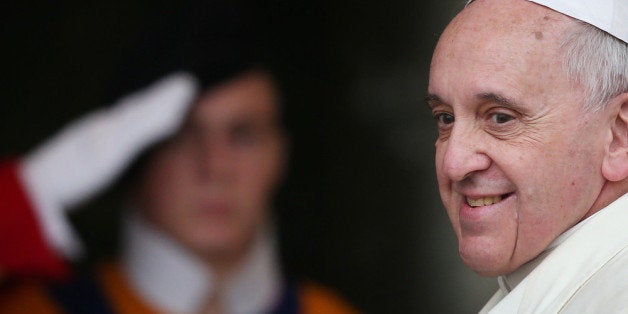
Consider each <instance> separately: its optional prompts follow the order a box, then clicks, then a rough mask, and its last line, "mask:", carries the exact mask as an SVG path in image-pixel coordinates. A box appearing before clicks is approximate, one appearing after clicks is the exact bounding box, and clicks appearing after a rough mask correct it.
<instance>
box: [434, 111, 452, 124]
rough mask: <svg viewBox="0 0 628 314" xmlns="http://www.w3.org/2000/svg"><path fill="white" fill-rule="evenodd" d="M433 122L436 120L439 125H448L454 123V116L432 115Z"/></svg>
mask: <svg viewBox="0 0 628 314" xmlns="http://www.w3.org/2000/svg"><path fill="white" fill-rule="evenodd" d="M434 120H436V122H438V124H439V125H448V124H452V123H454V116H452V115H450V114H448V113H437V114H436V115H434Z"/></svg>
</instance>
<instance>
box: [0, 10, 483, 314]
mask: <svg viewBox="0 0 628 314" xmlns="http://www.w3.org/2000/svg"><path fill="white" fill-rule="evenodd" d="M462 2H464V1H458V0H449V1H438V0H430V1H416V0H398V1H377V0H368V1H314V0H306V1H281V0H270V1H263V2H260V3H257V4H256V6H255V12H256V13H257V14H258V16H257V17H258V18H259V20H258V22H261V23H262V24H261V25H263V27H264V30H265V34H266V35H265V36H266V37H264V39H265V41H266V42H267V43H269V45H270V46H272V47H273V49H275V50H276V59H277V60H280V61H281V62H280V63H281V74H280V75H281V78H282V79H283V80H284V86H283V87H284V92H285V106H286V115H287V116H286V118H287V121H288V127H289V131H290V133H291V134H292V160H291V165H290V172H289V175H288V178H287V181H286V184H285V186H284V188H283V189H282V190H281V192H280V194H279V197H278V203H277V217H278V225H279V230H280V239H281V244H282V255H283V260H284V265H285V268H286V269H288V270H289V271H290V273H292V274H294V275H295V276H299V277H306V278H311V279H314V280H317V281H319V282H322V283H324V284H327V285H328V286H331V287H333V288H335V289H336V290H338V291H339V292H341V293H342V294H343V295H344V296H345V297H346V298H347V299H348V300H350V301H351V302H352V303H354V304H355V305H356V306H357V307H358V308H360V309H362V310H364V311H366V312H367V313H421V312H433V313H474V312H477V311H478V310H479V308H480V307H481V305H482V304H483V303H484V302H485V301H486V300H487V299H488V297H489V296H490V294H491V293H492V289H493V288H494V286H495V285H494V283H493V281H492V280H490V279H481V278H479V277H477V276H476V275H474V274H473V273H471V272H470V271H468V270H466V269H465V268H464V267H463V266H462V264H461V263H460V261H459V260H458V258H457V246H456V242H455V238H454V235H453V231H452V229H451V227H450V226H449V223H448V221H447V217H446V215H445V213H444V210H443V209H442V206H441V204H440V201H439V198H438V191H437V187H436V179H435V176H434V166H433V153H434V148H433V147H434V146H433V142H434V140H435V138H436V132H435V127H434V123H433V122H432V119H431V117H430V113H429V110H428V109H427V107H426V105H425V104H424V102H423V96H424V93H425V90H426V88H427V76H428V71H429V60H430V57H431V52H432V50H433V48H434V45H435V43H436V40H437V37H438V34H439V33H440V32H441V31H442V29H443V28H444V26H445V25H446V22H447V21H448V20H449V19H450V18H451V17H452V16H453V15H454V14H455V12H456V11H457V10H459V9H460V8H461V7H462ZM175 3H180V2H167V1H121V0H114V1H104V0H93V1H82V2H80V3H69V2H61V3H56V2H52V1H41V2H36V3H32V2H11V3H10V4H7V3H5V4H2V5H0V11H1V13H0V14H1V18H0V25H1V26H0V34H1V38H0V40H1V41H2V47H3V49H2V50H3V54H2V58H1V62H2V63H1V68H2V74H1V75H0V77H1V80H2V81H1V82H2V85H1V86H2V88H0V143H2V144H1V145H0V153H1V154H2V155H15V154H23V153H25V152H27V151H28V150H29V149H30V148H32V147H33V146H34V145H36V144H37V143H38V142H40V141H42V140H43V139H45V138H46V137H48V136H50V135H51V134H53V133H54V132H55V131H56V130H58V129H59V128H61V127H62V126H63V125H64V124H66V123H67V122H69V121H71V120H72V119H73V118H76V117H79V116H80V115H81V114H84V113H85V112H87V111H88V110H90V109H94V108H97V107H99V106H101V105H103V104H104V103H105V102H107V101H109V100H110V99H111V94H110V92H111V88H110V87H111V86H112V84H114V83H113V82H114V81H115V80H116V77H117V76H118V74H119V69H120V64H123V63H124V60H125V58H126V54H127V52H128V51H129V49H131V47H133V46H134V45H135V43H136V42H137V40H138V38H139V37H141V34H142V30H144V29H145V28H146V25H149V24H150V22H151V21H152V19H154V17H155V13H156V12H157V14H162V15H163V16H164V19H167V17H168V14H169V12H170V11H171V9H172V8H173V7H172V6H174V5H175ZM173 27H174V25H173ZM115 197H116V191H115V187H114V188H113V189H112V190H111V191H108V192H107V193H105V194H104V195H103V196H101V197H99V198H98V199H97V200H95V201H93V202H92V203H90V204H87V205H85V206H84V207H86V208H87V209H85V210H81V211H79V212H78V213H77V214H75V215H74V220H75V221H76V222H77V224H78V225H79V226H78V227H79V229H80V230H81V231H82V233H83V234H84V235H85V242H86V243H87V244H88V246H89V247H90V249H91V250H90V252H91V254H92V256H99V255H106V254H107V253H109V252H110V251H111V250H113V249H112V248H111V247H112V244H113V243H114V242H115V237H114V236H112V234H114V233H115V232H113V231H111V229H113V228H115V217H116V214H115V213H116V211H115V210H113V209H111V208H110V207H112V206H111V205H110V204H111V201H110V200H111V199H115Z"/></svg>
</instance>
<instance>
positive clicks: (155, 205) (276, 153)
mask: <svg viewBox="0 0 628 314" xmlns="http://www.w3.org/2000/svg"><path fill="white" fill-rule="evenodd" d="M278 101H279V100H278V97H277V94H276V90H275V86H274V84H273V81H272V79H271V78H270V77H269V76H268V75H266V74H265V73H262V72H248V73H244V74H240V75H238V76H237V77H235V78H234V79H231V80H229V81H227V82H225V83H222V84H220V85H218V86H216V87H214V88H212V89H210V90H208V91H206V92H205V93H204V94H202V95H201V96H200V98H199V100H198V102H197V103H196V104H195V106H194V107H193V109H192V111H191V113H190V115H189V118H188V120H187V121H186V123H185V125H184V126H183V128H182V130H181V131H180V132H179V134H178V135H177V136H176V137H174V138H172V139H171V140H170V141H169V142H167V143H166V144H165V145H164V146H163V147H161V148H160V149H158V150H157V151H156V152H155V153H154V154H153V155H152V156H150V160H149V161H148V164H147V166H146V169H145V170H144V172H143V173H144V175H143V176H142V179H141V183H140V188H139V201H140V207H141V209H142V211H143V213H144V214H145V215H146V216H147V218H148V219H149V221H151V222H152V223H153V224H154V225H156V226H157V227H158V228H160V229H162V230H164V231H165V232H167V233H169V234H171V235H172V236H174V237H175V238H176V239H177V240H179V241H180V242H181V243H183V244H184V245H186V246H187V247H189V248H191V249H192V250H194V251H195V252H197V253H198V254H199V255H201V256H205V257H208V258H211V259H216V258H226V259H232V258H234V256H238V255H239V254H242V253H244V252H246V249H247V247H248V246H249V245H250V243H251V241H252V239H253V238H254V235H255V234H256V233H257V232H258V230H259V228H260V227H262V226H263V225H264V222H265V220H266V219H267V216H268V215H269V212H268V210H269V208H268V206H269V205H270V202H271V200H272V197H273V194H274V193H273V191H274V189H275V187H276V186H277V183H278V181H279V180H280V177H281V175H282V172H283V167H284V161H285V160H284V137H283V136H284V135H283V131H282V128H281V126H280V121H279V119H280V113H279V104H278Z"/></svg>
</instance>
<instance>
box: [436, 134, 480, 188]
mask: <svg viewBox="0 0 628 314" xmlns="http://www.w3.org/2000/svg"><path fill="white" fill-rule="evenodd" d="M480 132H481V131H479V130H473V129H472V128H466V129H465V128H462V127H459V128H456V126H454V128H453V129H452V131H451V134H450V135H449V138H448V139H447V140H446V141H445V142H444V143H442V146H441V148H442V149H443V150H444V151H443V152H442V155H441V156H442V164H441V171H442V172H443V174H444V175H445V176H447V177H448V178H449V179H450V180H452V181H462V180H464V179H465V178H467V177H468V176H469V175H471V174H473V173H475V172H478V171H483V170H487V169H488V168H489V167H490V166H491V159H490V158H489V156H488V155H487V148H488V147H489V145H490V144H489V143H487V142H486V139H485V138H483V137H482V136H481V134H480Z"/></svg>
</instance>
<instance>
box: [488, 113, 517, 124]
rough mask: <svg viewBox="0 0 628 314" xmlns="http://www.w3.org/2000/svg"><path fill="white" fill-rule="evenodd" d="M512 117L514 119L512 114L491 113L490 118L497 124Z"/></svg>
mask: <svg viewBox="0 0 628 314" xmlns="http://www.w3.org/2000/svg"><path fill="white" fill-rule="evenodd" d="M512 119H514V117H513V116H510V115H507V114H504V113H494V114H492V115H491V120H492V121H493V122H494V123H497V124H502V123H506V122H508V121H510V120H512Z"/></svg>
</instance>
